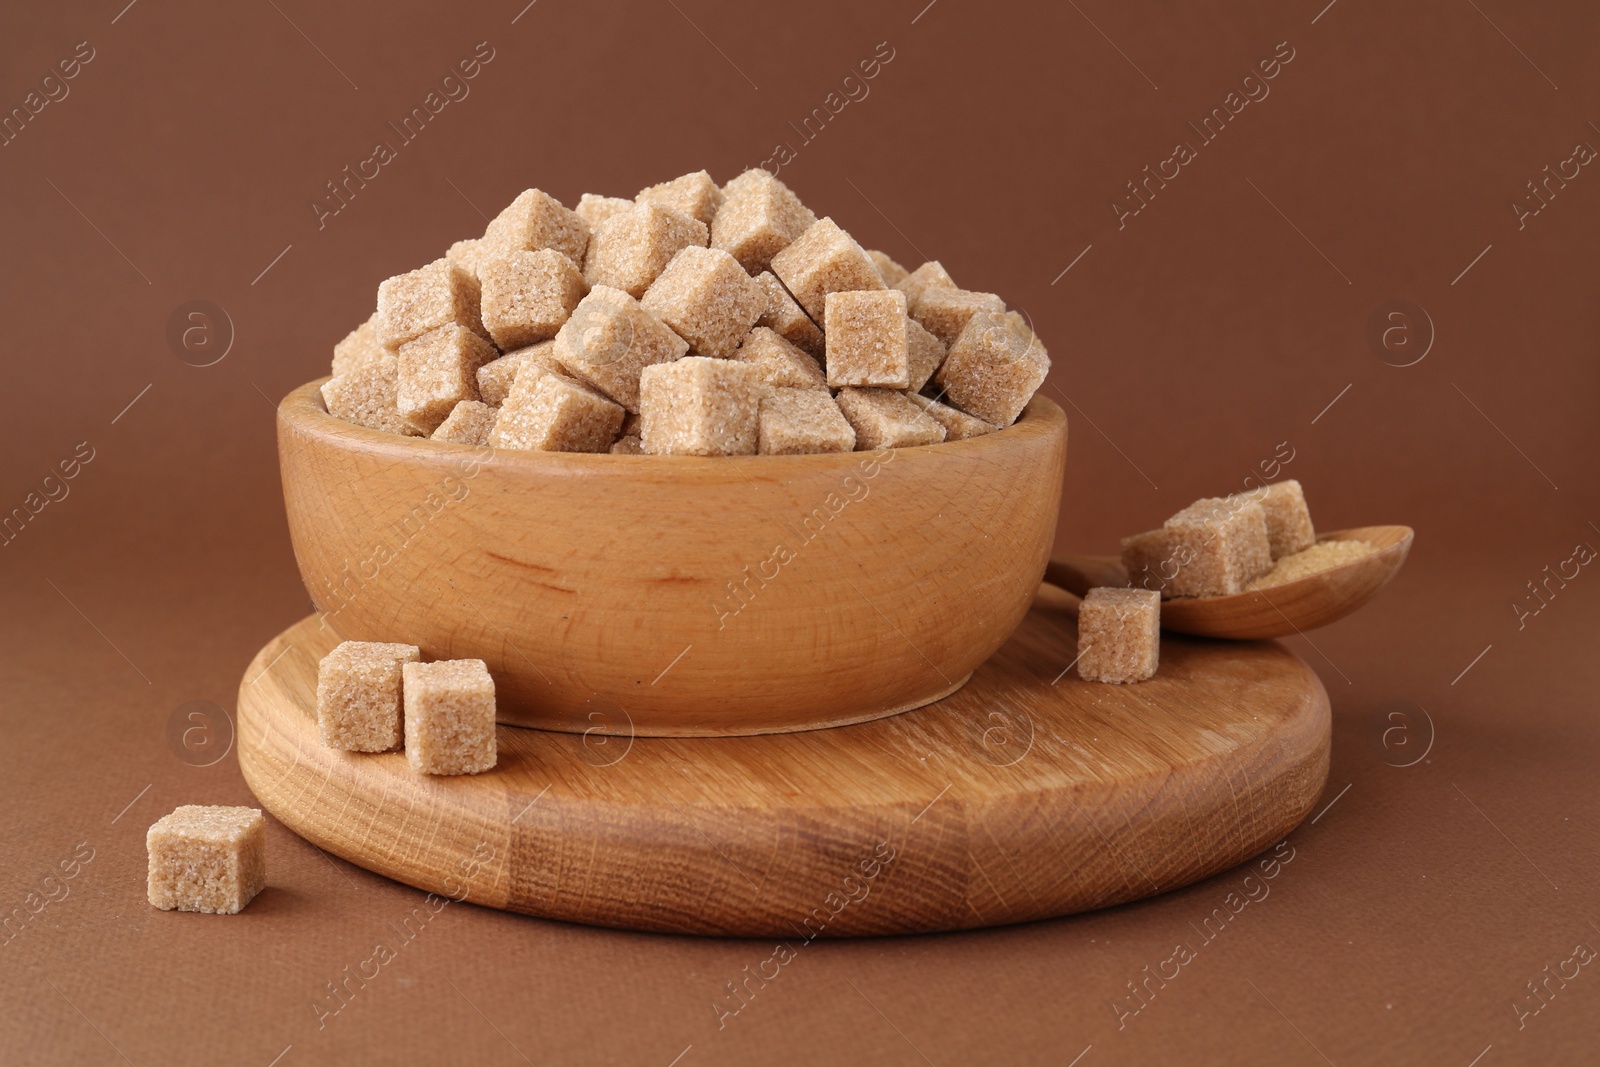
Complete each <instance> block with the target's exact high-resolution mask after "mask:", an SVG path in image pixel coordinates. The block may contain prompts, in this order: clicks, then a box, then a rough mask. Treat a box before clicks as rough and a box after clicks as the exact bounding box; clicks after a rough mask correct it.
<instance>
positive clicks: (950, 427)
mask: <svg viewBox="0 0 1600 1067" xmlns="http://www.w3.org/2000/svg"><path fill="white" fill-rule="evenodd" d="M906 399H907V400H909V401H911V402H912V403H913V404H915V405H917V407H919V408H921V409H922V410H923V413H924V414H926V415H927V416H928V417H929V418H930V419H932V420H933V421H934V422H937V423H938V424H939V425H940V426H943V427H944V439H945V440H946V441H965V440H967V439H968V438H969V437H982V436H983V435H984V434H986V433H994V432H995V430H997V429H998V428H999V427H996V426H990V425H989V424H988V423H987V422H984V421H983V420H982V419H975V418H973V417H972V416H971V415H968V414H967V413H966V412H965V411H958V410H956V409H955V408H953V407H951V406H950V405H949V404H941V403H940V402H939V401H937V400H935V399H933V398H932V397H929V396H923V395H922V394H921V393H907V394H906Z"/></svg>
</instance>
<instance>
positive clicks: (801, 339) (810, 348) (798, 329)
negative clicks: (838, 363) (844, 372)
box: [756, 270, 827, 359]
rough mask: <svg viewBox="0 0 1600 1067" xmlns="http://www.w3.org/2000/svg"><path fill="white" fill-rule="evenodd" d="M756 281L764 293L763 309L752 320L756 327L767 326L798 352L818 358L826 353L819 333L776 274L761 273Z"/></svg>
mask: <svg viewBox="0 0 1600 1067" xmlns="http://www.w3.org/2000/svg"><path fill="white" fill-rule="evenodd" d="M756 281H757V282H758V283H759V284H760V285H761V288H762V289H763V290H765V292H766V294H767V309H766V310H765V311H763V312H762V313H761V317H760V318H759V319H757V320H756V325H757V326H765V327H767V328H768V329H770V330H772V331H773V332H774V333H776V334H777V335H778V336H779V337H782V338H783V339H784V340H785V341H788V342H789V343H790V344H792V345H794V346H795V347H796V348H798V349H800V350H801V351H802V352H806V353H809V354H810V355H812V356H814V357H816V358H817V359H821V358H822V357H823V354H824V353H825V352H826V350H827V349H826V343H825V342H824V340H823V337H822V330H821V329H820V328H818V326H817V324H816V323H814V322H812V321H811V316H810V315H807V314H806V313H805V310H804V309H803V308H801V306H800V305H799V304H797V303H795V302H794V297H792V296H790V295H789V290H787V289H785V288H784V287H783V283H782V282H780V281H779V280H778V278H777V275H775V274H773V273H772V272H771V271H770V270H769V271H763V272H762V273H761V275H760V276H759V277H757V278H756Z"/></svg>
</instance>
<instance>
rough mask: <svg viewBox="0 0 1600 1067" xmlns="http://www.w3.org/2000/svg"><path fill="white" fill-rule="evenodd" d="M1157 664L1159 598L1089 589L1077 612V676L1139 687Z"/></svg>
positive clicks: (1145, 592) (1150, 592)
mask: <svg viewBox="0 0 1600 1067" xmlns="http://www.w3.org/2000/svg"><path fill="white" fill-rule="evenodd" d="M1160 659H1161V596H1160V594H1158V593H1156V592H1155V590H1153V589H1107V588H1101V589H1091V590H1089V595H1088V596H1086V597H1084V598H1083V603H1082V604H1080V605H1079V606H1078V675H1079V676H1080V677H1082V678H1084V679H1086V680H1088V681H1091V682H1117V683H1121V682H1142V681H1144V680H1145V679H1147V678H1153V677H1155V673H1156V667H1157V666H1158V665H1159V662H1160Z"/></svg>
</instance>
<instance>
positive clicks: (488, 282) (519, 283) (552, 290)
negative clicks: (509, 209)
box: [479, 248, 588, 349]
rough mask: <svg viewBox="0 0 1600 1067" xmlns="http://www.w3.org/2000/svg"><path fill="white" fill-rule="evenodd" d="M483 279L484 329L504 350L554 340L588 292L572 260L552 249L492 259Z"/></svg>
mask: <svg viewBox="0 0 1600 1067" xmlns="http://www.w3.org/2000/svg"><path fill="white" fill-rule="evenodd" d="M479 274H480V277H481V280H482V284H483V325H484V326H485V327H486V328H487V329H488V331H489V336H490V337H492V338H494V343H495V344H496V345H498V346H500V348H501V349H513V348H522V347H525V346H527V345H531V344H535V343H537V342H539V341H548V340H549V339H550V338H552V337H554V336H555V335H556V331H557V330H559V329H561V324H562V323H564V322H566V321H567V317H568V316H569V315H571V314H572V309H573V308H575V307H577V306H578V301H580V300H582V299H583V294H584V293H586V292H588V286H587V285H585V284H584V281H583V274H582V272H581V271H579V270H578V268H577V267H576V266H575V265H574V264H573V262H572V260H570V259H568V258H567V257H566V256H564V255H562V254H561V253H560V252H557V251H555V250H554V249H550V248H542V249H540V250H539V251H537V252H509V253H505V254H501V255H492V256H487V257H485V258H484V260H483V261H482V263H481V265H480V266H479Z"/></svg>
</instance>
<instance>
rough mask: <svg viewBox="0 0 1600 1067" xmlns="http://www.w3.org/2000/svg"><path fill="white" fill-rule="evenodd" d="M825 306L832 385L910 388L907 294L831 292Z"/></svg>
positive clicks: (890, 290)
mask: <svg viewBox="0 0 1600 1067" xmlns="http://www.w3.org/2000/svg"><path fill="white" fill-rule="evenodd" d="M824 307H825V316H824V319H825V321H824V324H823V333H824V335H825V336H826V337H827V343H828V384H829V385H830V386H832V387H833V388H835V389H838V388H842V387H844V386H847V385H868V386H879V387H883V388H888V389H908V388H910V386H911V353H910V348H909V345H908V342H907V331H906V321H907V320H906V295H905V294H904V293H902V292H900V291H899V290H897V289H880V290H874V291H868V292H853V291H847V292H838V293H829V294H827V296H826V297H825V298H824ZM923 380H924V381H926V380H927V379H926V378H924V379H923Z"/></svg>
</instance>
